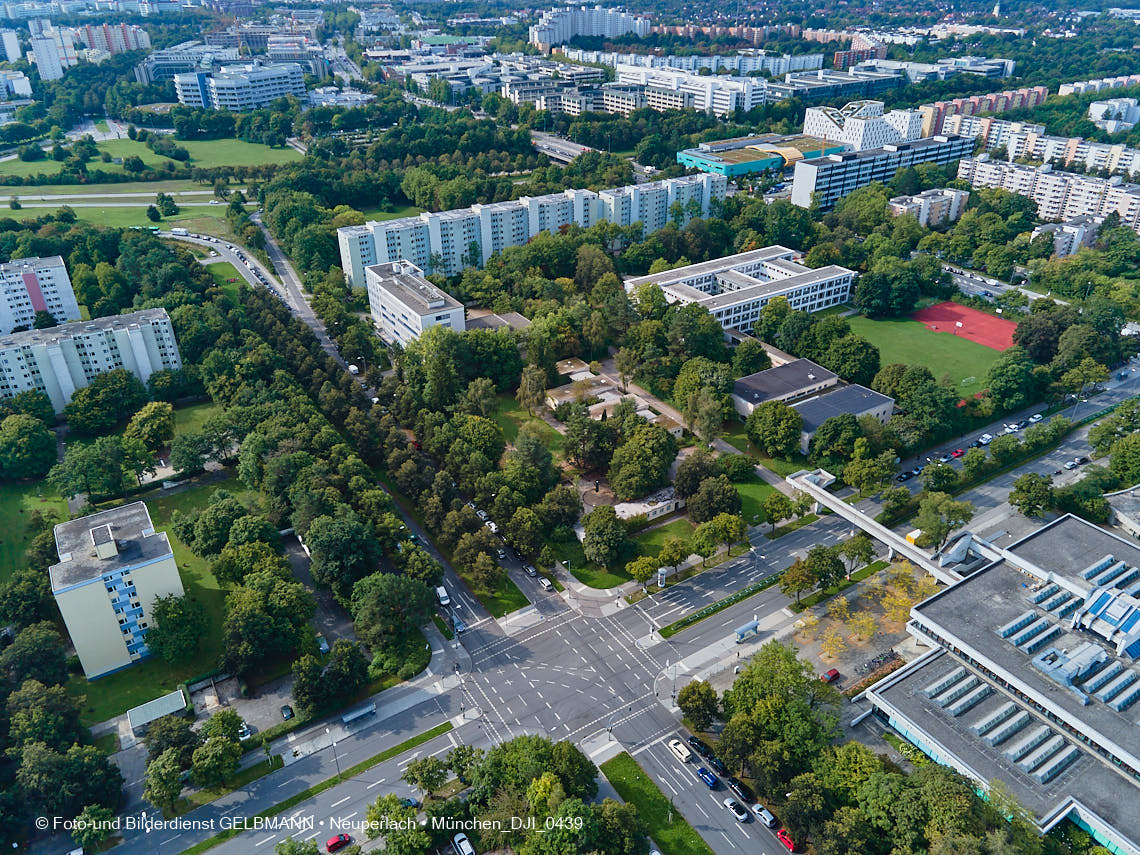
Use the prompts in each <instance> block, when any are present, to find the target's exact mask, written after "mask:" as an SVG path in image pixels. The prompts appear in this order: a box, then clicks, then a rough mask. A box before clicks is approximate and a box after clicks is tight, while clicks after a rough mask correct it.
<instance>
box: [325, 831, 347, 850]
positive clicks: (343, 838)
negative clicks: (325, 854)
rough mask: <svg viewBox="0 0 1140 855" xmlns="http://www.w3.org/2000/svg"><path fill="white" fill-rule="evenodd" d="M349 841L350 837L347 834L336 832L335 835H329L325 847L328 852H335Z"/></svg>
mask: <svg viewBox="0 0 1140 855" xmlns="http://www.w3.org/2000/svg"><path fill="white" fill-rule="evenodd" d="M351 842H352V838H351V837H349V836H348V835H347V834H338V835H337V836H336V837H330V838H329V839H328V842H326V843H325V848H326V849H328V850H329V852H336V851H337V850H338V849H343V848H344V847H346V846H347V845H348V844H349V843H351Z"/></svg>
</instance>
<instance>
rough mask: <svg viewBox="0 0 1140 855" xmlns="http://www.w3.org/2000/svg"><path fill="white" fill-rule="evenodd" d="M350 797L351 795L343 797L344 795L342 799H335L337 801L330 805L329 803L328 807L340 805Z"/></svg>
mask: <svg viewBox="0 0 1140 855" xmlns="http://www.w3.org/2000/svg"><path fill="white" fill-rule="evenodd" d="M351 798H352V796H345V797H344V798H343V799H341V800H340V801H337V802H333V803H332V804H331V805H329V807H336V806H337V805H342V804H344V803H345V802H347V801H348V800H349V799H351Z"/></svg>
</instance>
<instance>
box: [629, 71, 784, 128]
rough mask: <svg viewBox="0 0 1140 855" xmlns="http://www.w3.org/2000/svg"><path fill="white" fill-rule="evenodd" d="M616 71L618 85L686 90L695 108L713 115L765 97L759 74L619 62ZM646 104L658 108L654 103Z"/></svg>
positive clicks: (759, 102) (753, 104) (749, 105)
mask: <svg viewBox="0 0 1140 855" xmlns="http://www.w3.org/2000/svg"><path fill="white" fill-rule="evenodd" d="M615 73H616V75H617V82H618V83H621V84H636V85H639V86H645V87H647V88H648V87H652V88H653V89H654V90H656V91H657V92H662V91H670V90H671V91H674V92H677V93H685V94H687V95H688V96H690V97H691V99H692V104H691V105H692V107H693V108H694V109H696V110H703V111H704V112H706V113H712V114H713V115H716V116H727V115H728V114H729V113H731V112H733V111H734V110H751V109H753V108H754V107H759V106H761V105H762V104H764V103H765V102H766V100H767V92H768V84H767V82H766V81H765V80H763V79H762V78H759V77H732V76H730V75H723V74H721V75H708V74H705V75H701V74H697V73H695V72H691V71H681V70H679V69H674V68H646V67H644V66H640V65H619V66H617V68H616V70H615ZM647 94H648V93H647ZM649 106H650V107H654V108H655V109H659V108H657V107H655V106H654V104H653V103H650V104H649Z"/></svg>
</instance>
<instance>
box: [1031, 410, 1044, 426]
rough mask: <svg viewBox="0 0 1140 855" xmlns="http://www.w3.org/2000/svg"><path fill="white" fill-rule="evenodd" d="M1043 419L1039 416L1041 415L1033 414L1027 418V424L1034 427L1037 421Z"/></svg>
mask: <svg viewBox="0 0 1140 855" xmlns="http://www.w3.org/2000/svg"><path fill="white" fill-rule="evenodd" d="M1043 418H1045V417H1044V416H1043V415H1041V413H1034V414H1033V415H1031V416H1030V417H1029V423H1030V424H1034V425H1035V424H1037V423H1038V422H1039V421H1041V419H1043Z"/></svg>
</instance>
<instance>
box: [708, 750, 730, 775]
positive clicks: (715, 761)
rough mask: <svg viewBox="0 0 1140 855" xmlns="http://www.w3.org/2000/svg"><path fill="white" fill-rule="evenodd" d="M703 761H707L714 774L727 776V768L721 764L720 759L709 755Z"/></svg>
mask: <svg viewBox="0 0 1140 855" xmlns="http://www.w3.org/2000/svg"><path fill="white" fill-rule="evenodd" d="M705 759H706V760H708V761H709V765H710V766H712V767H713V771H714V772H716V773H717V774H718V775H727V774H728V768H727V767H726V766H725V765H724V763H722V762H721V760H720V758H719V757H717V756H716V755H715V754H710V755H709V756H708V757H706V758H705Z"/></svg>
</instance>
